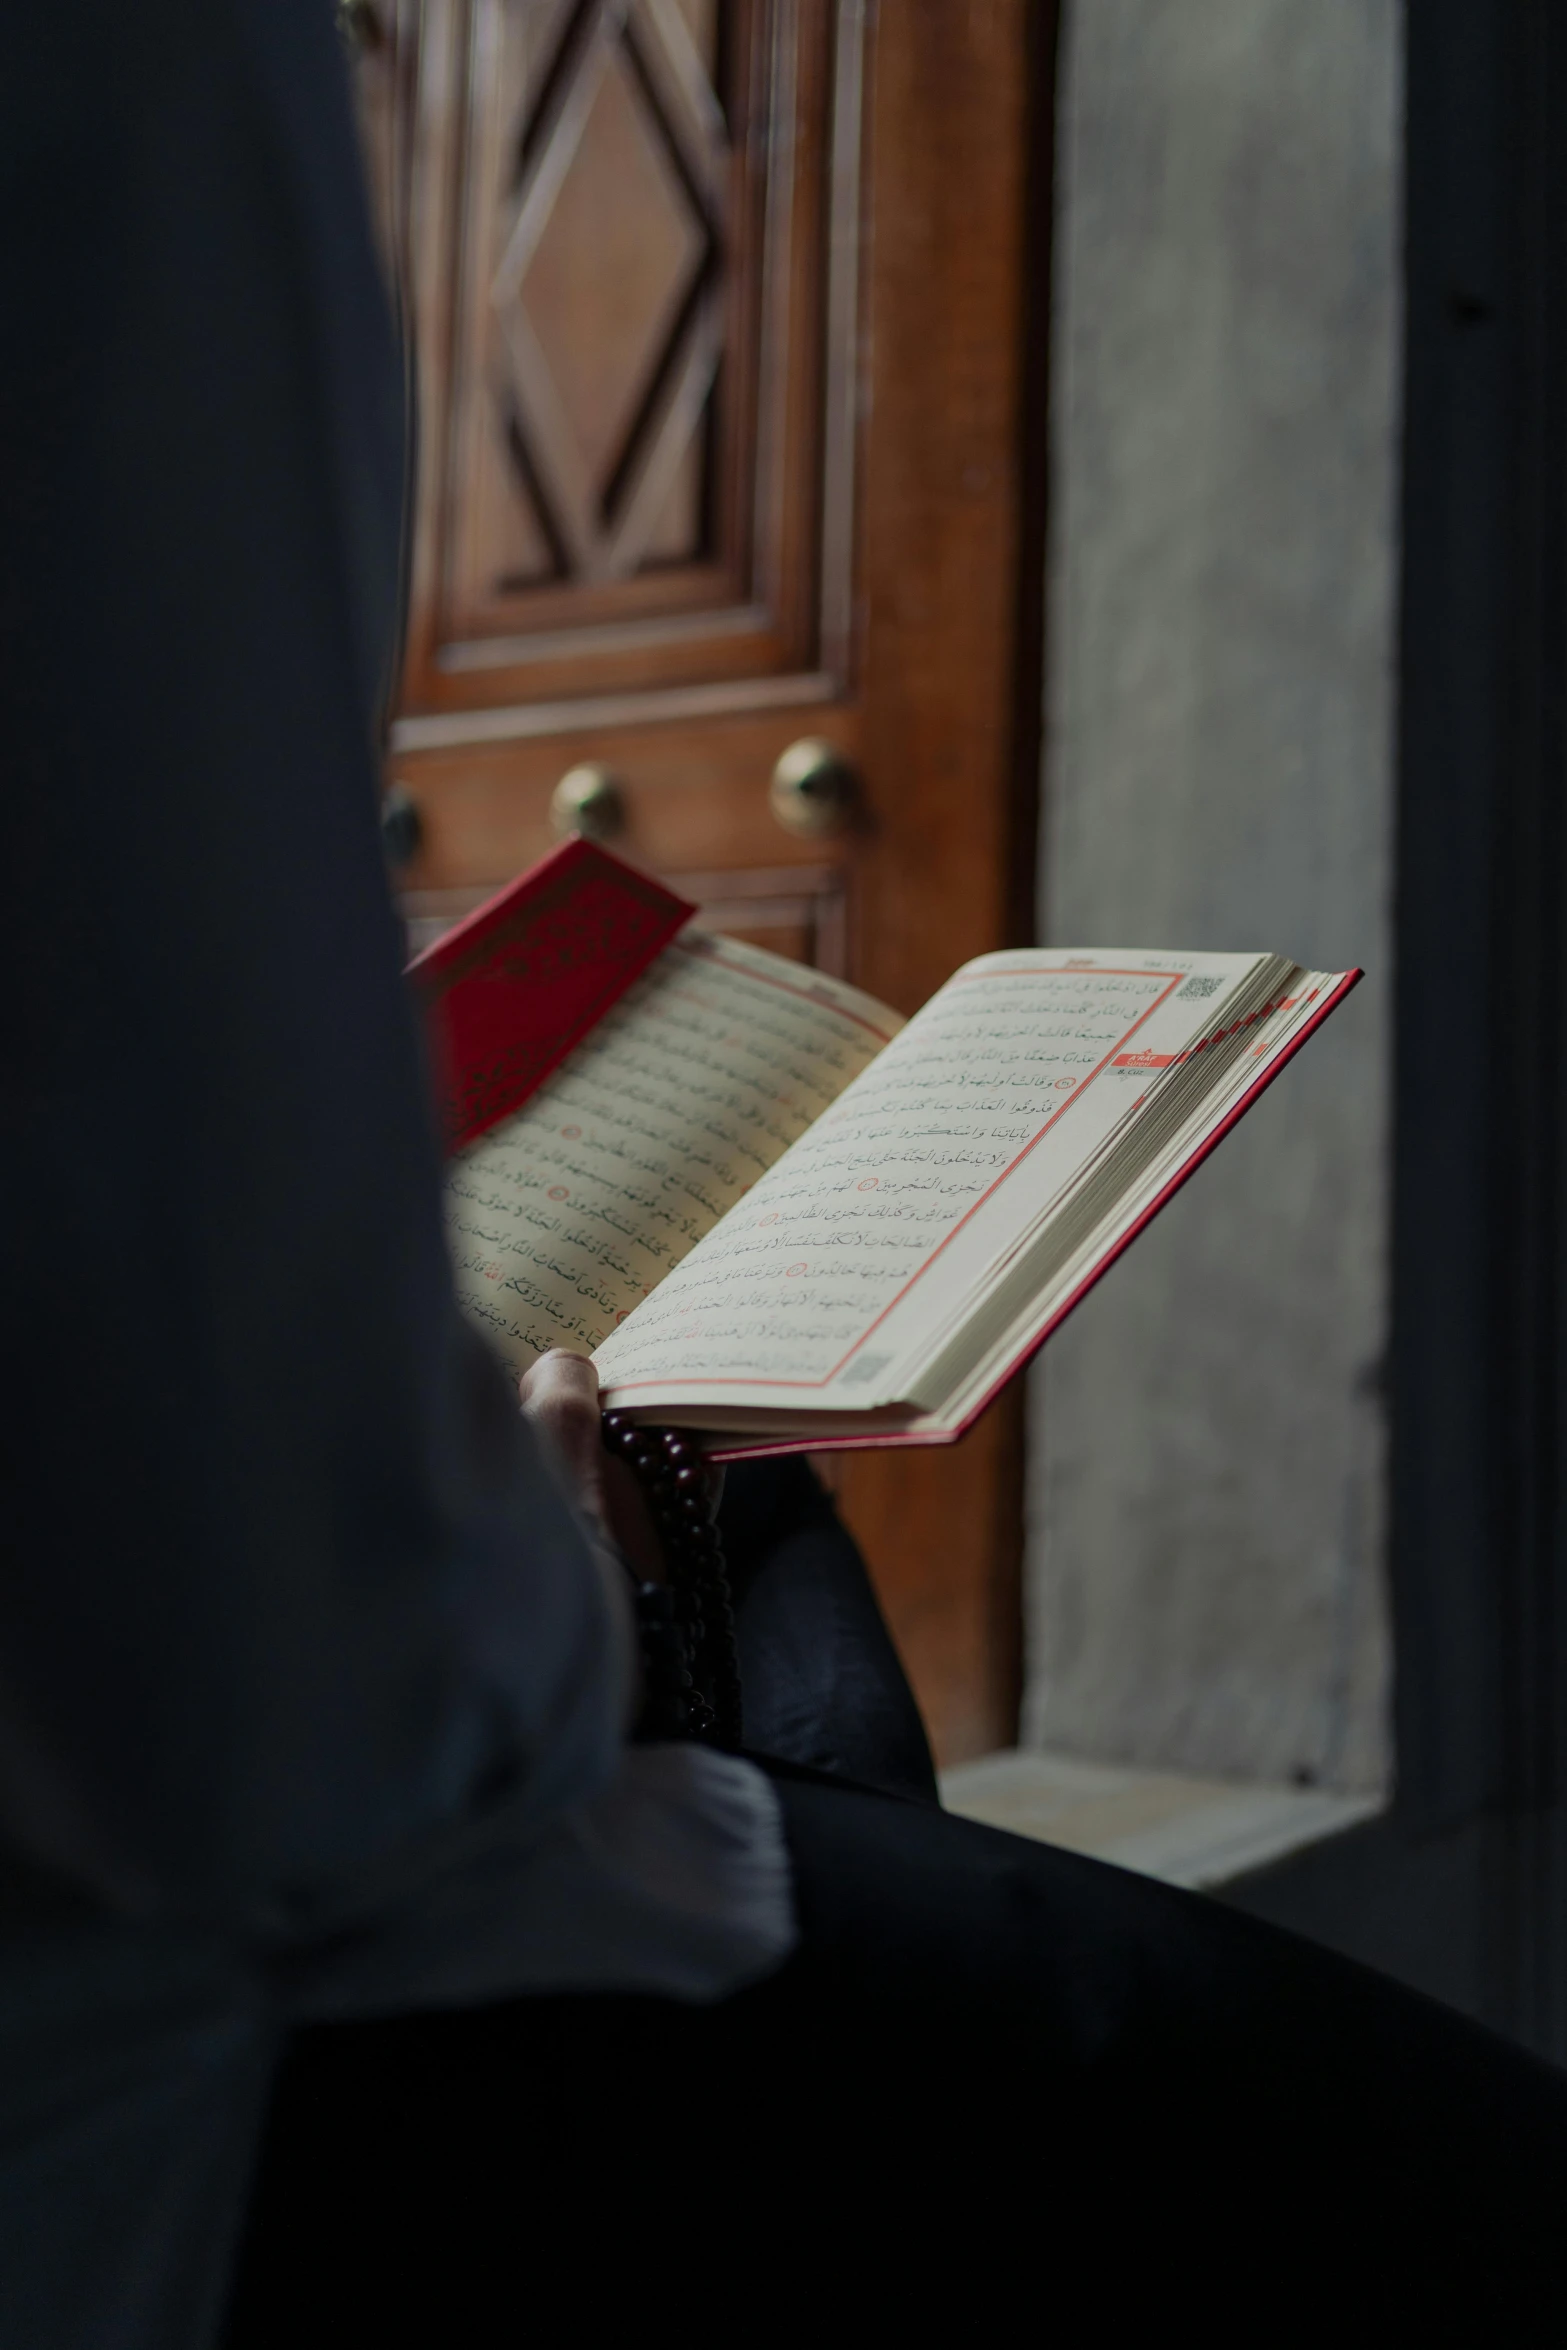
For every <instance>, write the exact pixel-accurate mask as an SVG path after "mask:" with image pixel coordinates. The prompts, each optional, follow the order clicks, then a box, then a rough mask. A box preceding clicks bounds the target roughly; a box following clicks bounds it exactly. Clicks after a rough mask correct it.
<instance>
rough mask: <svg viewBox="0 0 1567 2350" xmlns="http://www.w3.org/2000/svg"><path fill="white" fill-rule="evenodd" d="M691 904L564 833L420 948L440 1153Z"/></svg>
mask: <svg viewBox="0 0 1567 2350" xmlns="http://www.w3.org/2000/svg"><path fill="white" fill-rule="evenodd" d="M695 911H696V908H695V907H694V906H690V905H687V903H686V901H685V899H684V898H677V897H676V896H675V894H674V892H673V890H667V889H664V888H663V887H662V886H661V885H660V884H659V883H658V882H656V881H653V880H650V879H649V877H648V876H647V874H645V873H639V872H638V871H637V870H636V868H635V867H634V866H631V865H627V864H625V863H623V861H622V860H621V859H620V858H619V857H613V856H611V855H610V853H609V851H608V850H607V849H601V848H598V847H596V846H595V845H594V843H593V842H591V841H585V840H569V841H566V842H564V843H563V845H562V846H561V847H560V848H558V849H556V850H554V851H553V852H552V854H551V855H549V856H548V857H546V858H545V859H544V860H543V862H542V864H538V865H535V866H534V867H533V868H532V869H531V871H529V872H527V873H524V874H522V875H520V876H519V878H518V879H517V880H516V881H513V882H510V883H508V884H507V886H506V888H504V889H503V890H501V891H500V892H499V893H498V894H497V895H496V896H495V897H493V898H490V899H488V900H487V901H486V903H485V904H484V905H482V906H480V907H478V908H477V909H476V911H475V912H473V913H472V914H469V915H468V916H466V918H465V919H464V920H463V921H461V922H459V923H457V924H456V926H455V927H454V928H453V929H451V930H449V931H448V932H447V933H446V936H445V937H444V938H439V939H437V940H436V942H435V944H434V946H431V947H427V948H426V949H425V951H424V953H423V954H422V955H417V956H416V957H415V958H414V960H413V962H412V963H410V964H409V966H408V976H409V978H410V980H411V981H412V983H413V986H414V990H415V993H416V994H417V996H418V998H419V1000H420V1003H421V1006H422V1008H423V1011H424V1017H425V1024H426V1028H427V1030H428V1034H429V1039H430V1057H431V1062H432V1065H433V1068H434V1072H435V1081H436V1088H437V1097H438V1101H439V1108H440V1120H441V1126H442V1130H443V1133H444V1136H445V1140H446V1147H447V1149H448V1151H458V1150H461V1149H462V1147H463V1145H464V1144H465V1143H469V1142H472V1141H473V1140H474V1138H475V1137H476V1136H477V1135H480V1134H483V1133H484V1132H485V1130H486V1129H487V1128H488V1127H491V1126H494V1125H496V1124H497V1123H498V1122H499V1120H501V1119H502V1118H505V1117H509V1116H510V1114H511V1112H512V1111H513V1110H515V1109H517V1108H518V1107H519V1106H520V1105H521V1104H522V1103H523V1102H525V1101H526V1100H527V1098H528V1096H529V1095H530V1094H531V1093H533V1092H535V1091H536V1090H537V1089H538V1087H539V1086H540V1085H542V1084H543V1082H544V1080H545V1078H546V1077H548V1075H549V1073H550V1071H551V1070H552V1069H554V1068H557V1067H558V1066H559V1064H560V1063H561V1062H562V1061H563V1060H564V1059H565V1057H566V1055H567V1054H568V1053H569V1052H570V1051H571V1049H572V1047H573V1045H575V1044H579V1043H580V1042H581V1040H582V1039H583V1037H584V1036H586V1035H587V1033H588V1031H589V1030H590V1029H591V1028H593V1027H595V1026H596V1025H597V1023H598V1022H599V1021H600V1020H601V1019H602V1018H603V1016H604V1014H605V1013H606V1012H607V1011H608V1010H609V1009H610V1007H611V1006H612V1005H613V1004H615V1003H618V1001H619V1000H620V998H621V997H622V996H623V995H624V994H625V992H626V990H627V988H628V987H630V986H631V985H632V983H633V981H634V980H637V979H640V978H641V976H642V974H643V972H644V971H645V970H646V969H647V967H648V965H649V964H650V963H651V962H652V961H653V959H654V957H655V956H656V955H657V954H659V953H660V951H661V950H662V949H663V948H664V947H666V946H667V945H668V944H669V942H670V940H671V939H672V938H673V937H674V935H675V933H676V931H678V930H679V929H681V928H682V926H683V925H684V924H685V923H686V922H688V921H689V920H690V918H691V916H692V915H693V914H694V913H695Z"/></svg>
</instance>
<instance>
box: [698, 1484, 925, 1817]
mask: <svg viewBox="0 0 1567 2350" xmlns="http://www.w3.org/2000/svg"><path fill="white" fill-rule="evenodd" d="M719 1525H720V1530H721V1532H722V1535H723V1541H724V1555H725V1557H726V1559H727V1560H728V1564H729V1577H730V1581H731V1583H732V1584H733V1586H734V1596H735V1607H736V1623H737V1629H738V1634H739V1644H740V1672H741V1679H742V1682H743V1684H744V1689H745V1742H746V1744H747V1746H748V1747H750V1748H751V1749H752V1750H753V1751H754V1752H756V1753H758V1754H764V1755H774V1756H782V1757H784V1758H785V1759H787V1760H788V1761H790V1762H795V1763H804V1764H806V1765H808V1766H809V1767H811V1768H813V1769H816V1770H821V1771H827V1772H830V1773H832V1774H833V1775H834V1776H835V1777H837V1778H842V1779H857V1780H859V1781H860V1782H861V1784H862V1785H864V1786H867V1787H878V1788H881V1789H882V1790H883V1791H884V1792H886V1793H889V1794H893V1795H910V1796H915V1797H917V1798H922V1799H923V1800H924V1801H926V1802H928V1803H934V1802H935V1801H936V1766H935V1764H934V1762H933V1761H932V1760H931V1752H930V1742H929V1740H928V1739H927V1737H926V1735H925V1725H924V1723H923V1722H922V1721H921V1720H920V1715H919V1708H918V1706H917V1705H916V1704H915V1702H914V1693H913V1691H912V1690H911V1689H910V1687H909V1684H908V1682H907V1680H906V1679H905V1678H904V1673H903V1668H902V1666H901V1665H900V1664H899V1662H898V1659H897V1656H896V1654H895V1653H894V1650H893V1646H892V1642H891V1639H890V1638H889V1637H888V1633H887V1626H886V1624H885V1622H884V1621H883V1618H882V1613H881V1609H880V1608H879V1607H878V1606H877V1604H876V1596H875V1593H874V1592H873V1591H872V1589H871V1586H870V1579H869V1577H868V1576H867V1574H866V1572H865V1562H864V1561H863V1559H862V1558H861V1557H860V1554H859V1552H858V1550H857V1549H856V1548H855V1545H854V1543H853V1541H852V1539H851V1538H850V1536H849V1534H848V1533H847V1532H846V1530H845V1528H844V1527H843V1525H842V1524H841V1522H840V1521H839V1518H838V1514H837V1511H836V1510H835V1509H834V1508H833V1505H832V1503H831V1501H830V1500H829V1498H828V1496H827V1494H826V1493H825V1492H824V1491H823V1490H822V1487H821V1485H820V1484H819V1483H818V1482H817V1480H816V1478H815V1477H814V1476H813V1475H812V1473H811V1471H810V1469H809V1468H808V1467H807V1465H806V1463H805V1462H804V1461H802V1460H771V1461H770V1460H763V1461H745V1462H742V1463H740V1464H738V1465H737V1466H736V1467H734V1468H732V1469H730V1470H729V1471H728V1473H727V1475H726V1477H725V1480H724V1498H723V1507H722V1509H721V1511H720V1513H719Z"/></svg>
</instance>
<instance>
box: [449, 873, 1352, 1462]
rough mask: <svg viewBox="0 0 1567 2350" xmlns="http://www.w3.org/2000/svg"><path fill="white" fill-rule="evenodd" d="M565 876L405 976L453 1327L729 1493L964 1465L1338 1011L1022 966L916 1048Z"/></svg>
mask: <svg viewBox="0 0 1567 2350" xmlns="http://www.w3.org/2000/svg"><path fill="white" fill-rule="evenodd" d="M693 912H694V909H693V908H692V907H690V906H688V905H687V904H686V903H685V902H684V901H683V900H682V899H680V898H678V897H676V896H674V895H673V893H672V892H670V891H668V890H666V889H664V888H662V887H661V886H660V885H659V884H658V883H657V882H655V881H653V880H652V879H650V878H649V877H648V876H647V875H645V874H642V873H639V872H637V871H636V870H634V869H633V868H632V867H631V866H629V865H626V864H624V863H623V862H622V861H621V860H620V859H619V858H616V857H613V856H611V855H610V854H609V853H608V852H607V851H605V850H603V849H600V848H597V847H594V846H593V845H591V844H589V843H587V842H585V841H580V840H573V841H571V842H568V843H567V844H566V845H565V846H564V847H563V848H561V849H559V850H557V851H556V852H555V854H554V855H553V856H551V857H549V858H547V859H546V860H545V862H544V863H543V864H542V865H540V866H538V867H536V868H535V869H534V870H533V871H532V872H531V873H528V874H525V875H523V876H522V878H521V879H520V880H519V881H517V882H515V883H513V884H512V885H511V886H510V887H509V888H507V889H506V890H504V891H502V892H501V893H500V895H499V896H497V897H496V898H494V899H492V900H491V901H490V902H489V904H488V905H486V906H483V907H481V908H480V909H479V911H478V912H477V913H475V914H472V915H470V916H469V917H468V918H467V919H466V920H465V921H463V922H461V923H459V924H458V925H457V927H456V928H455V929H453V930H451V931H450V932H448V933H447V935H446V936H445V937H444V938H442V939H440V940H438V941H437V943H436V944H435V945H434V946H433V947H430V948H429V949H427V950H426V952H425V953H424V954H422V955H420V956H419V957H418V958H417V959H416V960H415V962H414V963H413V964H412V965H411V966H410V979H411V982H412V984H413V986H414V988H415V991H416V993H417V995H418V997H419V1000H420V1003H421V1006H422V1009H423V1013H424V1017H425V1022H426V1027H427V1033H428V1037H429V1044H430V1052H431V1058H432V1064H433V1071H434V1077H435V1083H436V1087H437V1092H438V1097H439V1105H440V1112H441V1117H442V1121H443V1125H444V1130H445V1139H446V1143H447V1148H448V1152H449V1159H448V1167H447V1214H448V1227H449V1233H450V1241H451V1249H452V1255H453V1261H454V1265H455V1270H456V1277H457V1284H458V1289H459V1293H460V1295H461V1298H462V1302H463V1305H464V1307H465V1308H466V1310H467V1312H468V1313H469V1315H470V1316H471V1317H472V1318H473V1320H474V1321H475V1322H476V1323H477V1324H478V1325H479V1327H480V1328H481V1329H482V1330H483V1331H484V1332H485V1334H486V1335H487V1336H488V1338H489V1339H490V1341H491V1343H492V1344H493V1345H494V1346H495V1347H496V1349H497V1350H498V1351H499V1352H500V1354H501V1355H502V1356H503V1357H504V1358H505V1359H506V1360H507V1361H508V1362H509V1363H510V1364H511V1365H512V1366H513V1367H514V1368H516V1369H519V1370H520V1369H523V1368H525V1367H526V1365H527V1364H528V1363H529V1362H530V1361H531V1360H532V1359H533V1358H534V1356H535V1355H537V1354H539V1353H541V1352H543V1351H544V1349H545V1348H547V1347H552V1346H562V1347H568V1348H571V1349H572V1350H574V1351H575V1352H577V1353H582V1354H587V1355H590V1356H591V1357H592V1360H593V1362H594V1364H595V1365H596V1366H597V1369H598V1374H599V1381H600V1387H601V1392H602V1396H603V1401H604V1403H605V1406H606V1408H609V1409H613V1410H616V1411H621V1412H626V1413H629V1414H631V1415H632V1416H633V1417H636V1418H643V1419H647V1420H649V1421H656V1422H662V1423H675V1424H678V1425H680V1426H682V1427H685V1428H689V1429H692V1430H695V1431H698V1432H699V1433H700V1434H701V1436H702V1439H703V1442H704V1444H706V1445H707V1446H708V1447H709V1449H710V1450H711V1451H712V1452H713V1453H714V1455H715V1456H716V1457H719V1458H734V1457H737V1456H739V1455H742V1454H747V1453H758V1452H775V1451H803V1450H807V1449H809V1450H812V1451H820V1450H829V1449H832V1448H834V1447H837V1446H859V1445H898V1444H939V1443H949V1442H951V1441H952V1440H953V1439H955V1438H956V1437H959V1436H961V1435H962V1433H963V1431H964V1430H965V1429H966V1428H968V1427H969V1426H971V1425H972V1423H973V1421H974V1420H975V1419H976V1418H977V1417H978V1416H979V1414H980V1413H981V1412H982V1411H983V1410H984V1408H985V1406H986V1404H987V1403H988V1402H989V1401H990V1400H991V1398H992V1397H993V1396H994V1395H996V1394H997V1393H998V1391H999V1390H1000V1388H1001V1387H1002V1386H1003V1385H1004V1384H1005V1382H1006V1381H1007V1380H1008V1379H1010V1378H1011V1377H1012V1375H1013V1373H1014V1372H1015V1371H1017V1370H1018V1369H1019V1368H1020V1367H1021V1366H1022V1365H1023V1364H1024V1363H1025V1362H1026V1361H1027V1360H1028V1358H1029V1356H1030V1355H1032V1354H1033V1352H1034V1350H1035V1349H1036V1348H1037V1347H1038V1346H1040V1345H1041V1344H1042V1343H1043V1341H1044V1340H1045V1339H1046V1338H1048V1337H1049V1335H1050V1333H1051V1332H1052V1331H1053V1330H1054V1329H1056V1328H1057V1327H1058V1326H1059V1324H1060V1323H1061V1322H1062V1321H1063V1320H1064V1319H1065V1317H1066V1316H1067V1315H1068V1314H1069V1313H1070V1312H1071V1310H1072V1308H1073V1307H1074V1306H1075V1305H1076V1304H1077V1303H1078V1301H1079V1300H1080V1299H1081V1298H1082V1297H1083V1296H1085V1295H1086V1293H1087V1292H1088V1290H1089V1289H1090V1288H1091V1287H1092V1286H1093V1284H1094V1283H1095V1282H1096V1281H1097V1280H1098V1279H1099V1278H1100V1276H1101V1275H1102V1274H1103V1273H1104V1272H1105V1271H1106V1270H1107V1268H1108V1267H1109V1266H1110V1265H1111V1264H1112V1263H1113V1262H1114V1261H1115V1259H1116V1258H1117V1257H1118V1256H1119V1255H1120V1254H1121V1253H1122V1251H1123V1250H1124V1249H1125V1248H1126V1247H1127V1246H1128V1244H1129V1243H1130V1242H1131V1241H1132V1240H1133V1239H1134V1238H1135V1237H1136V1235H1137V1234H1138V1233H1139V1232H1140V1231H1141V1230H1142V1229H1143V1227H1144V1225H1146V1224H1147V1223H1148V1222H1149V1220H1150V1219H1151V1218H1152V1217H1153V1216H1155V1215H1157V1214H1158V1212H1159V1210H1160V1208H1161V1207H1163V1206H1164V1204H1165V1202H1166V1201H1167V1200H1168V1199H1169V1198H1170V1197H1171V1196H1172V1195H1173V1193H1174V1192H1175V1191H1176V1190H1177V1189H1178V1188H1179V1187H1180V1185H1181V1184H1182V1183H1184V1182H1185V1180H1186V1179H1187V1177H1188V1176H1189V1175H1190V1174H1191V1173H1192V1172H1193V1170H1194V1169H1195V1168H1196V1167H1197V1166H1198V1165H1200V1163H1201V1162H1202V1160H1203V1159H1204V1158H1205V1157H1206V1156H1207V1154H1208V1152H1209V1151H1211V1150H1212V1149H1213V1147H1214V1145H1215V1144H1216V1143H1217V1142H1218V1141H1219V1140H1220V1139H1221V1137H1222V1136H1223V1135H1225V1134H1226V1133H1228V1131H1229V1129H1230V1128H1231V1127H1232V1126H1233V1125H1234V1124H1235V1122H1236V1120H1237V1119H1238V1118H1240V1117H1241V1116H1242V1115H1243V1114H1244V1112H1245V1111H1246V1110H1248V1109H1249V1108H1250V1107H1251V1105H1252V1103H1253V1102H1254V1101H1256V1099H1257V1098H1258V1096H1259V1095H1260V1094H1261V1093H1262V1091H1263V1090H1264V1088H1265V1087H1266V1086H1267V1085H1269V1084H1270V1083H1271V1082H1272V1080H1273V1079H1274V1078H1275V1077H1276V1076H1277V1075H1278V1073H1279V1071H1280V1070H1281V1069H1282V1068H1283V1066H1284V1064H1285V1062H1286V1061H1288V1060H1289V1059H1290V1057H1291V1056H1292V1055H1293V1054H1294V1053H1295V1052H1297V1051H1298V1050H1299V1048H1300V1046H1301V1045H1302V1044H1303V1043H1304V1042H1305V1040H1306V1038H1307V1037H1308V1036H1310V1035H1311V1034H1312V1033H1313V1031H1314V1030H1315V1029H1317V1028H1319V1027H1320V1026H1321V1024H1322V1022H1323V1020H1324V1019H1325V1018H1326V1017H1327V1015H1328V1014H1329V1013H1330V1012H1331V1011H1333V1010H1334V1009H1335V1007H1336V1006H1337V1005H1339V1004H1340V1003H1342V1002H1343V1000H1344V998H1345V996H1346V995H1347V994H1348V992H1349V990H1350V989H1351V988H1352V987H1353V986H1354V984H1355V982H1356V981H1357V980H1358V979H1359V977H1360V973H1359V972H1358V971H1347V972H1334V971H1310V970H1305V969H1303V968H1302V967H1301V966H1300V965H1299V964H1297V963H1294V962H1292V961H1291V960H1290V959H1289V958H1288V957H1287V956H1283V955H1276V954H1195V953H1158V952H1153V951H1148V950H1144V949H1141V948H1139V949H1133V950H1126V949H1110V948H1096V949H1095V950H1094V951H1093V952H1091V953H1090V952H1073V951H1070V950H1067V949H1064V948H1054V947H1048V948H1032V949H1024V948H1019V949H1017V950H1015V951H1008V952H1003V953H999V954H989V955H981V956H980V957H979V958H978V959H977V960H976V961H974V962H971V963H966V964H964V965H963V967H962V969H961V970H959V971H956V972H954V974H953V976H952V977H951V979H949V980H948V981H947V983H946V985H945V986H944V987H941V988H939V989H938V990H937V992H936V994H935V995H934V996H932V997H931V999H930V1001H929V1002H928V1003H927V1004H926V1005H925V1006H924V1008H923V1010H921V1011H919V1012H918V1013H916V1014H915V1015H914V1017H913V1018H912V1019H910V1020H904V1019H903V1018H901V1017H900V1016H899V1014H898V1013H896V1012H893V1011H890V1010H889V1009H888V1008H887V1006H886V1005H885V1004H880V1003H877V1002H876V1001H875V1000H874V999H873V998H871V997H870V996H867V995H864V994H862V993H861V992H860V991H859V990H858V989H856V988H853V987H850V986H848V985H846V984H845V983H844V982H842V981H840V980H837V979H834V978H830V977H828V976H826V975H824V974H823V973H821V972H818V971H814V970H811V969H809V968H807V967H805V966H803V965H801V964H798V963H793V962H788V961H786V960H785V959H784V958H783V957H782V956H779V955H774V954H770V953H767V952H765V951H764V950H762V949H760V948H757V947H754V946H750V945H746V944H743V943H741V942H740V941H738V940H734V939H728V938H723V937H717V936H712V935H709V934H707V933H705V932H703V931H702V930H700V929H699V928H697V927H696V926H695V924H694V923H693V922H692V920H691V916H692V914H693Z"/></svg>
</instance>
